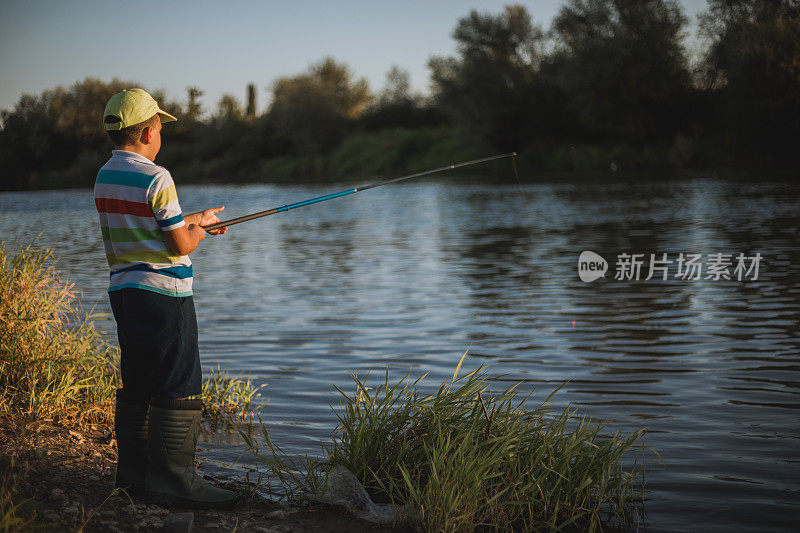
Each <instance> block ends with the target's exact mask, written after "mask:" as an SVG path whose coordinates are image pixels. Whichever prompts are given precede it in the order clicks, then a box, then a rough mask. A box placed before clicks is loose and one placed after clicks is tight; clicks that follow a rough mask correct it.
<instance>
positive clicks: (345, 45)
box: [0, 0, 705, 111]
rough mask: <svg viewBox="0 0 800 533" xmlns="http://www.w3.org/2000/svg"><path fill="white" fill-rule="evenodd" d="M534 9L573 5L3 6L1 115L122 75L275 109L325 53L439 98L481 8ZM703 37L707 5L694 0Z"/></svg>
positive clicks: (362, 1)
mask: <svg viewBox="0 0 800 533" xmlns="http://www.w3.org/2000/svg"><path fill="white" fill-rule="evenodd" d="M509 3H521V4H523V5H525V6H526V7H527V8H528V12H529V13H530V14H531V15H532V17H533V19H534V22H535V23H537V24H541V25H542V26H543V27H545V28H547V27H548V26H549V24H550V21H551V19H552V18H553V16H554V15H555V14H556V13H557V11H558V9H559V7H560V6H561V4H562V3H563V2H562V0H527V1H519V0H518V1H517V2H512V1H509V0H505V1H501V0H427V1H425V0H403V1H397V0H395V1H388V0H371V1H370V0H338V1H330V0H329V1H310V0H280V1H272V0H263V1H249V2H246V1H240V0H225V1H222V0H219V1H216V2H208V1H202V0H162V1H151V0H139V1H137V2H133V1H130V0H128V1H125V2H122V1H118V0H103V1H100V0H0V109H10V108H11V107H12V106H13V105H14V103H15V102H16V101H17V100H18V99H19V97H20V96H21V95H22V94H23V93H34V94H36V93H40V92H41V91H43V90H45V89H49V88H52V87H55V86H56V85H65V86H68V85H71V84H72V83H74V82H76V81H78V80H81V79H83V78H85V77H87V76H93V77H97V78H100V79H102V80H105V81H108V80H110V79H111V78H113V77H119V78H122V79H128V80H134V81H138V82H140V83H141V84H142V85H143V86H144V87H147V88H149V89H163V90H165V91H166V93H167V96H168V97H169V98H171V99H176V100H182V101H183V100H185V95H186V92H185V90H186V87H187V86H190V85H195V86H198V87H200V88H201V89H202V90H204V91H205V93H206V94H205V97H204V98H203V103H204V106H205V109H206V111H209V110H210V109H211V108H213V107H214V106H215V105H216V102H217V101H218V100H219V98H220V96H221V95H222V94H223V93H231V94H233V95H234V96H236V97H237V98H238V99H239V100H240V101H242V100H243V99H244V94H245V87H246V85H247V84H248V83H250V82H252V83H255V84H256V86H257V87H258V105H259V108H261V109H263V108H264V106H265V105H266V103H267V101H268V98H269V92H270V88H271V83H272V81H273V80H275V79H276V78H277V77H279V76H285V75H294V74H298V73H300V72H302V71H304V70H306V68H308V66H309V65H310V64H312V63H315V62H317V61H319V60H320V59H322V58H323V57H325V56H333V57H335V58H336V59H337V60H339V61H344V62H345V63H347V64H348V65H349V66H350V68H351V69H352V71H353V72H354V73H355V74H356V75H357V76H363V77H366V78H367V80H368V81H369V84H370V87H371V89H372V90H373V91H377V90H380V88H381V87H383V85H384V82H385V79H386V78H385V76H386V72H387V71H388V70H389V69H390V67H391V66H392V65H398V66H400V67H401V68H403V69H405V70H407V71H408V72H409V73H410V75H411V84H412V88H413V89H414V90H415V91H419V92H427V89H428V75H429V71H428V69H427V61H428V58H429V57H430V56H432V55H452V54H453V53H454V51H455V46H454V42H453V40H452V38H451V34H452V31H453V29H454V27H455V25H456V23H457V21H458V19H459V18H460V17H463V16H465V15H467V14H468V13H469V11H470V10H472V9H477V10H479V11H488V12H491V13H499V12H500V11H501V10H502V9H503V6H504V5H506V4H509ZM682 4H683V5H684V8H685V10H686V13H687V15H688V16H689V19H690V22H691V23H692V26H691V27H690V29H691V31H693V27H694V21H695V18H696V14H697V13H698V12H700V11H702V10H704V9H705V1H704V0H682Z"/></svg>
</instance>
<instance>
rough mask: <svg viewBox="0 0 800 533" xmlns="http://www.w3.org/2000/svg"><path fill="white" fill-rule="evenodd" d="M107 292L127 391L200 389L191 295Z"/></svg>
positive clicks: (183, 393) (185, 392)
mask: <svg viewBox="0 0 800 533" xmlns="http://www.w3.org/2000/svg"><path fill="white" fill-rule="evenodd" d="M108 297H109V299H110V300H111V309H112V310H113V311H114V318H115V319H116V320H117V336H118V338H119V346H120V349H121V351H122V360H121V365H120V366H121V370H122V389H123V390H124V391H125V395H126V396H128V397H130V398H140V399H143V400H147V399H150V398H185V397H187V396H192V395H195V394H200V392H201V390H202V386H203V384H202V372H201V370H200V351H199V349H198V347H197V317H196V315H195V312H194V300H193V299H192V297H191V296H185V297H172V296H166V295H164V294H159V293H157V292H153V291H148V290H143V289H130V288H129V289H119V290H116V291H111V292H109V293H108Z"/></svg>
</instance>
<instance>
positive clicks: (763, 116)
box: [700, 0, 800, 163]
mask: <svg viewBox="0 0 800 533" xmlns="http://www.w3.org/2000/svg"><path fill="white" fill-rule="evenodd" d="M700 28H701V32H702V34H703V35H704V36H705V37H706V38H708V39H709V41H710V43H711V44H710V46H709V49H708V54H707V56H706V63H705V65H706V72H707V80H708V86H709V87H710V88H712V89H718V90H719V93H720V98H721V99H722V101H723V103H724V110H723V116H722V121H723V124H724V126H725V129H726V131H728V132H729V138H728V141H729V142H730V145H729V146H730V148H732V149H733V151H732V153H735V154H737V155H738V156H740V157H741V156H744V157H746V158H748V159H750V160H755V161H758V162H762V163H763V162H775V163H787V162H795V163H796V162H800V156H798V149H797V140H798V138H800V120H799V119H798V117H800V2H797V1H796V0H795V1H793V0H769V1H767V0H710V1H709V9H708V11H707V12H706V13H704V14H703V15H702V16H701V20H700Z"/></svg>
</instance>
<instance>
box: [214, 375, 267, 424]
mask: <svg viewBox="0 0 800 533" xmlns="http://www.w3.org/2000/svg"><path fill="white" fill-rule="evenodd" d="M263 387H264V386H263V385H261V386H259V387H255V386H254V385H253V382H252V381H250V380H249V379H246V378H243V377H236V378H234V377H231V376H229V375H228V373H227V372H225V371H223V370H221V369H220V367H219V365H218V366H217V368H215V369H211V373H210V375H209V376H208V377H207V378H206V379H205V381H203V392H202V393H201V394H200V398H201V399H202V400H203V404H204V405H205V407H206V413H207V414H208V415H210V416H212V417H214V418H217V419H223V418H226V419H229V420H237V419H238V420H246V419H248V418H250V417H251V416H252V415H253V414H254V413H255V412H256V411H258V410H260V409H261V408H262V407H263V406H264V405H266V402H265V403H264V404H262V405H260V406H259V407H258V408H256V407H255V406H254V405H253V402H254V401H255V400H256V398H258V397H259V396H261V393H260V392H259V391H260V390H261V389H262V388H263Z"/></svg>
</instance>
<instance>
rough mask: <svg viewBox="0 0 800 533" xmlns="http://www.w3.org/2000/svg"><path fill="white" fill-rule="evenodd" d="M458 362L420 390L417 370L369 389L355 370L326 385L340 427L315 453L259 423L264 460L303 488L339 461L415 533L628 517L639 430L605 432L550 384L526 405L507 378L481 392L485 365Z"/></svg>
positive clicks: (633, 508) (617, 521) (629, 520)
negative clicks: (282, 440)
mask: <svg viewBox="0 0 800 533" xmlns="http://www.w3.org/2000/svg"><path fill="white" fill-rule="evenodd" d="M465 355H466V354H465ZM463 360H464V359H463V357H462V360H461V361H462V362H463ZM460 367H461V362H460V363H459V365H458V367H457V368H456V371H455V373H454V374H453V377H452V378H451V379H449V380H447V381H445V382H444V383H442V384H441V385H440V386H439V387H438V388H437V389H436V391H435V392H433V393H430V394H422V393H420V392H419V390H420V383H421V381H422V380H423V378H424V377H425V376H422V377H420V378H418V379H416V380H413V381H412V380H411V378H410V374H409V375H406V376H405V377H404V378H402V379H400V380H399V381H397V382H395V383H390V381H389V375H388V370H387V372H386V374H385V376H384V377H383V380H382V382H381V381H380V380H379V381H377V382H376V383H375V387H374V388H371V387H369V386H367V381H366V380H365V379H360V378H359V377H357V376H353V381H354V385H355V388H354V391H353V392H352V393H347V392H345V391H343V390H342V389H340V388H339V387H336V386H335V387H336V389H337V390H338V391H339V393H340V394H341V396H342V403H341V407H340V409H339V411H338V412H337V416H338V418H339V426H338V427H337V431H336V436H335V437H334V438H333V439H332V440H331V442H330V443H326V444H325V445H324V446H323V457H322V458H321V459H311V458H306V459H305V460H304V461H298V460H296V459H295V460H293V459H290V458H289V457H288V456H287V455H286V454H284V453H283V452H282V450H280V448H277V446H276V445H275V444H274V443H273V442H271V441H270V439H269V437H268V434H267V431H266V429H265V428H263V426H262V433H263V434H264V437H265V438H266V440H267V443H268V446H269V449H270V451H271V452H272V453H271V457H269V456H267V457H265V459H266V460H267V462H268V465H269V468H270V469H271V470H272V473H273V474H274V475H277V477H278V479H280V480H281V481H282V482H284V483H286V484H287V485H292V486H291V487H288V488H287V490H288V491H289V492H290V493H291V491H297V490H300V491H307V492H312V493H313V492H315V491H316V490H317V488H318V485H319V479H320V478H321V477H323V476H324V474H325V472H326V471H327V470H328V469H329V468H330V467H332V466H335V465H342V466H345V467H347V468H348V469H349V470H350V471H351V472H353V473H354V474H355V476H356V477H357V478H358V479H359V480H360V481H361V482H362V484H363V485H364V487H365V488H366V489H367V491H368V492H369V493H370V495H371V496H372V498H373V499H374V500H375V501H379V502H381V501H382V502H392V503H394V504H396V505H397V506H398V507H399V506H407V507H406V510H407V511H408V512H409V513H410V516H412V517H413V518H412V519H413V521H414V523H415V525H416V527H418V528H419V529H422V530H425V531H471V530H474V529H481V528H488V529H491V530H519V531H531V530H542V529H544V530H559V529H563V528H579V529H581V530H588V531H594V530H597V529H601V528H605V527H607V526H611V525H613V526H622V527H625V526H630V525H631V524H633V523H635V521H636V518H637V516H638V513H637V510H638V509H637V507H638V506H639V503H640V502H639V501H637V494H640V493H638V492H637V487H636V480H637V478H638V475H639V474H640V473H641V472H640V467H639V466H638V465H637V459H636V458H634V460H633V462H632V464H631V466H629V467H627V468H626V467H625V466H624V464H625V462H626V460H627V457H626V456H627V455H628V454H629V453H631V452H634V451H635V447H636V444H637V442H638V441H639V439H640V437H641V436H642V435H643V433H644V431H643V430H640V431H636V432H634V433H631V434H629V435H621V434H619V433H616V434H613V435H604V434H602V431H603V429H604V425H603V424H602V423H594V422H590V421H587V420H586V418H583V417H578V416H577V412H576V411H575V410H573V409H571V408H570V407H567V408H566V409H563V410H560V411H557V410H555V409H554V408H553V406H552V404H550V403H549V402H550V399H551V398H552V395H553V394H554V393H555V391H554V392H553V393H552V394H551V395H550V396H548V397H547V398H546V399H545V400H544V401H543V402H542V403H541V404H539V405H537V406H536V407H534V408H532V409H531V408H528V407H527V403H528V400H529V398H530V394H528V395H526V396H521V395H519V394H518V393H517V392H516V388H517V385H514V386H511V387H509V388H507V389H505V390H502V391H500V392H496V393H495V392H491V385H492V380H491V379H490V378H489V376H488V373H487V368H486V367H485V366H481V367H480V368H478V369H476V370H474V371H472V372H469V373H468V374H465V375H463V376H461V377H459V376H458V373H459V370H460ZM556 390H558V389H556ZM250 444H251V446H253V447H254V451H255V453H257V454H258V455H259V456H261V457H264V456H263V455H262V454H260V453H259V452H258V447H257V444H256V443H253V442H252V439H251V440H250ZM631 455H633V454H632V453H631ZM314 470H316V471H317V473H316V475H314V474H313V471H314ZM304 472H305V473H304ZM320 474H321V475H320Z"/></svg>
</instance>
